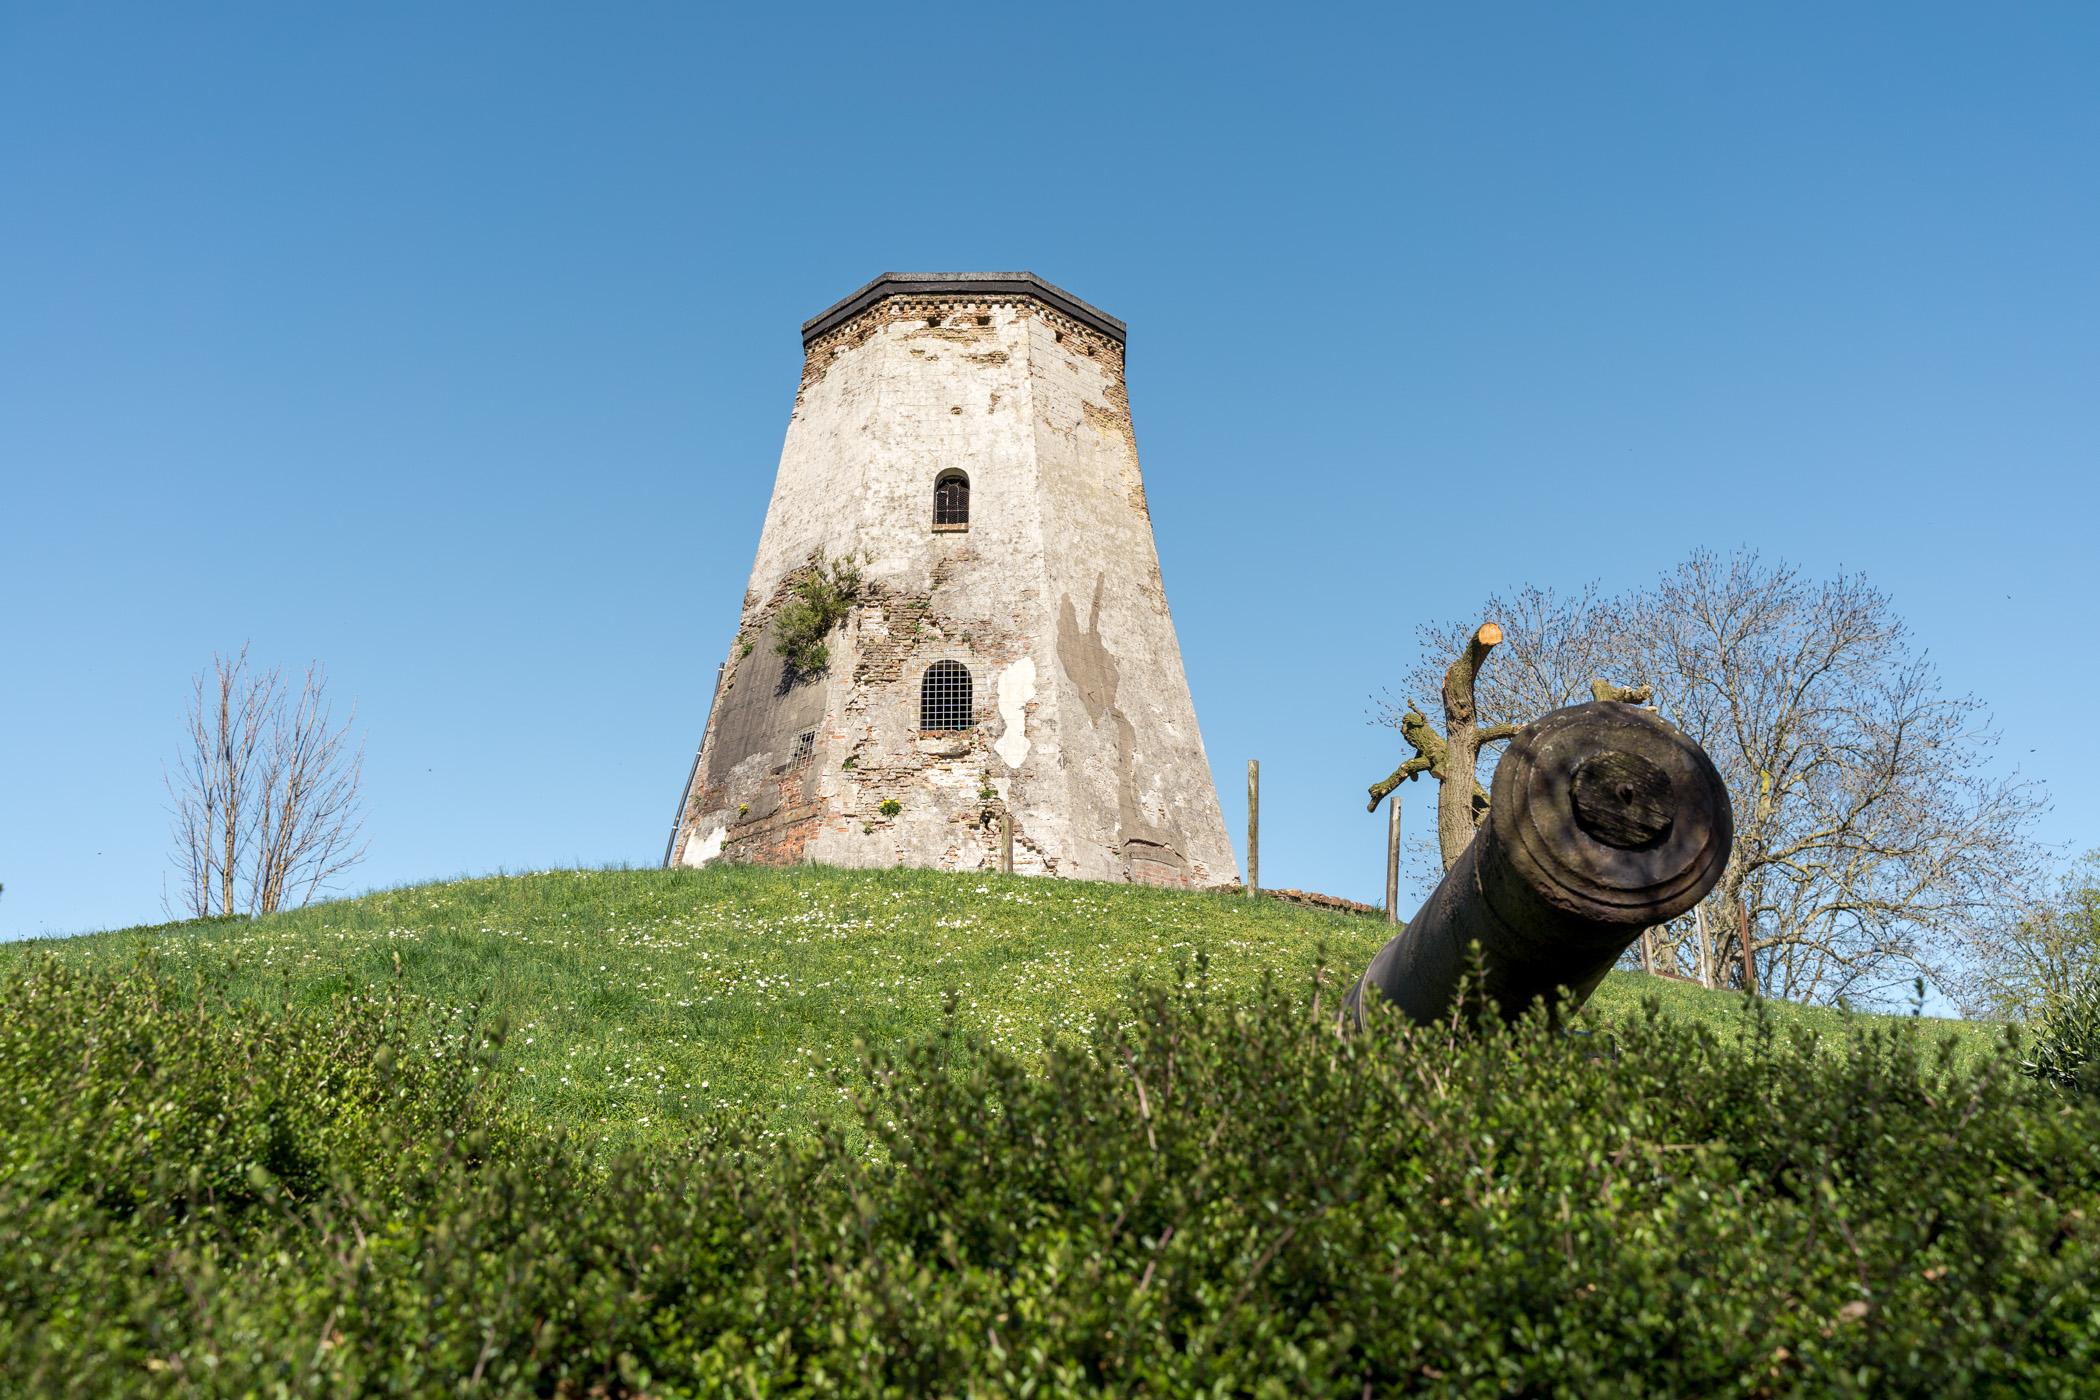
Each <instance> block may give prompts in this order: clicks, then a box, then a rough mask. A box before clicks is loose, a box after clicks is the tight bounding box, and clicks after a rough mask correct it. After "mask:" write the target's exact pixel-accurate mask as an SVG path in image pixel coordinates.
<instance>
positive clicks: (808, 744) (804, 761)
mask: <svg viewBox="0 0 2100 1400" xmlns="http://www.w3.org/2000/svg"><path fill="white" fill-rule="evenodd" d="M816 752H817V731H816V730H814V729H808V730H804V731H803V732H802V733H801V734H800V735H798V736H796V739H795V756H794V757H793V758H791V759H789V760H788V768H789V770H790V771H791V772H799V771H800V770H802V769H804V768H807V767H809V765H810V760H811V759H813V758H814V757H815V756H816Z"/></svg>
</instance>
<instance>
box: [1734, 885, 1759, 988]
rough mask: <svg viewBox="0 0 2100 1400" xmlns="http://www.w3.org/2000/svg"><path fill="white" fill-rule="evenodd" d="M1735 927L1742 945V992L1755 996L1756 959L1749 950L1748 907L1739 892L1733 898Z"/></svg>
mask: <svg viewBox="0 0 2100 1400" xmlns="http://www.w3.org/2000/svg"><path fill="white" fill-rule="evenodd" d="M1735 927H1736V932H1737V934H1738V936H1739V938H1740V940H1741V942H1742V945H1743V990H1744V991H1745V992H1746V993H1748V994H1750V995H1751V996H1755V995H1757V958H1756V956H1755V954H1754V953H1753V952H1752V950H1751V948H1750V906H1749V905H1748V904H1746V903H1744V902H1743V896H1742V893H1741V892H1740V891H1738V892H1737V893H1736V897H1735Z"/></svg>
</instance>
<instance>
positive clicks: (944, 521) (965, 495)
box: [933, 471, 970, 530]
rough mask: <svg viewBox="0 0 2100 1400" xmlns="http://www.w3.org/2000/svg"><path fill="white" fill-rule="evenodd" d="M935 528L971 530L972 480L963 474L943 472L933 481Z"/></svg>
mask: <svg viewBox="0 0 2100 1400" xmlns="http://www.w3.org/2000/svg"><path fill="white" fill-rule="evenodd" d="M933 528H934V529H936V530H967V529H969V528H970V478H968V477H967V476H964V475H963V474H962V473H961V472H955V471H949V472H942V473H941V474H940V475H939V476H937V477H935V478H934V481H933Z"/></svg>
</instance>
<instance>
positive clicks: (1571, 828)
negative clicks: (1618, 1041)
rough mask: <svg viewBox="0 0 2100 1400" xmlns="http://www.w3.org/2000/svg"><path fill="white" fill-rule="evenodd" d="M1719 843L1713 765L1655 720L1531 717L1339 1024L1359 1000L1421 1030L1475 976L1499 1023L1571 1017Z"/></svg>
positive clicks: (1721, 788)
mask: <svg viewBox="0 0 2100 1400" xmlns="http://www.w3.org/2000/svg"><path fill="white" fill-rule="evenodd" d="M1734 829H1735V819H1734V813H1733V812H1732V810H1731V809H1730V807H1729V803H1728V789H1727V787H1726V786H1725V785H1724V784H1723V783H1722V781H1721V775H1720V774H1719V773H1718V772H1716V771H1715V769H1714V765H1713V760H1712V759H1710V758H1708V757H1707V755H1706V751H1705V750H1704V749H1702V748H1700V747H1699V745H1698V744H1696V743H1694V742H1693V741H1692V740H1691V739H1690V738H1688V737H1687V736H1686V735H1685V734H1683V733H1682V732H1681V731H1680V730H1678V729H1677V728H1676V726H1674V725H1672V724H1670V723H1669V722H1668V721H1667V720H1664V719H1662V718H1661V717H1659V716H1657V715H1656V714H1654V713H1653V712H1652V711H1649V710H1644V709H1641V708H1640V707H1638V706H1636V705H1629V704H1622V703H1620V702H1618V701H1616V700H1599V701H1593V702H1591V703H1590V704H1586V705H1571V706H1569V707H1568V708H1566V709H1564V710H1555V711H1553V712H1552V713H1551V714H1547V715H1544V716H1542V717H1541V718H1539V719H1537V720H1535V721H1533V722H1532V723H1531V724H1528V725H1526V726H1524V727H1523V728H1522V729H1521V730H1519V731H1518V732H1517V734H1516V736H1515V737H1514V739H1513V740H1512V742H1511V744H1510V748H1509V751H1508V752H1507V753H1505V754H1504V755H1503V756H1502V761H1501V763H1500V764H1498V765H1497V766H1496V769H1495V780H1494V787H1493V792H1492V794H1491V797H1490V800H1489V804H1488V813H1487V820H1486V822H1485V823H1484V824H1483V825H1482V826H1481V827H1480V829H1479V830H1478V831H1477V832H1476V833H1475V834H1474V837H1473V841H1472V844H1471V845H1469V846H1467V847H1466V848H1465V850H1464V852H1463V853H1461V854H1460V856H1459V857H1458V859H1457V861H1456V862H1454V863H1453V864H1452V866H1451V868H1450V869H1449V870H1447V871H1446V872H1445V873H1444V879H1443V883H1442V884H1440V885H1438V886H1437V887H1436V889H1435V891H1434V892H1433V893H1431V894H1430V896H1429V898H1428V899H1427V900H1425V901H1424V902H1423V904H1422V908H1421V910H1420V911H1419V912H1418V913H1417V914H1416V915H1415V917H1414V918H1413V919H1412V920H1410V921H1409V922H1408V924H1407V926H1406V927H1405V928H1404V929H1403V930H1401V932H1400V933H1398V934H1397V935H1395V936H1394V937H1393V939H1392V941H1390V942H1388V943H1387V944H1386V945H1385V947H1383V948H1381V949H1380V950H1379V951H1378V954H1377V956H1376V957H1374V958H1372V959H1371V965H1370V967H1369V968H1368V969H1366V970H1365V972H1364V975H1363V976H1362V977H1361V978H1360V979H1358V981H1357V983H1356V985H1355V986H1354V987H1353V988H1351V989H1350V992H1349V995H1348V998H1347V1000H1346V1001H1345V1003H1344V1006H1343V1012H1342V1015H1343V1018H1344V1021H1345V1023H1347V1024H1350V1025H1354V1026H1357V1027H1361V1026H1362V1025H1363V1024H1364V999H1365V996H1366V989H1367V988H1374V989H1376V992H1377V994H1378V995H1379V996H1381V997H1382V998H1383V999H1384V1000H1386V1001H1389V1002H1391V1003H1393V1004H1394V1005H1395V1006H1397V1007H1399V1009H1400V1010H1401V1011H1402V1012H1404V1013H1405V1014H1406V1015H1407V1016H1408V1017H1409V1018H1410V1019H1412V1020H1415V1021H1417V1022H1423V1023H1427V1022H1431V1021H1436V1020H1438V1019H1440V1018H1442V1017H1443V1016H1444V1015H1446V1014H1447V1013H1448V1012H1449V1011H1450V1010H1451V1007H1452V1004H1453V1002H1454V1000H1455V999H1456V998H1457V996H1458V994H1459V989H1460V985H1461V983H1462V982H1463V980H1464V979H1465V978H1466V976H1467V974H1468V973H1470V972H1473V971H1474V970H1475V968H1476V966H1477V968H1478V973H1479V978H1480V982H1479V986H1478V991H1479V993H1480V995H1481V996H1482V997H1483V999H1484V1001H1485V1003H1486V1004H1488V1005H1492V1006H1493V1007H1494V1008H1495V1009H1496V1010H1497V1011H1498V1012H1499V1013H1500V1015H1501V1016H1502V1017H1503V1018H1504V1019H1514V1018H1516V1017H1517V1016H1519V1015H1521V1014H1522V1013H1523V1012H1524V1010H1525V1008H1527V1007H1529V1006H1530V1005H1531V1004H1532V1003H1533V1002H1535V1001H1538V1000H1541V999H1544V1000H1545V1001H1546V1002H1547V1004H1548V1006H1549V1008H1552V1009H1553V1010H1554V1011H1555V1013H1556V1014H1558V1013H1560V1012H1565V1011H1572V1010H1574V1009H1575V1008H1577V1007H1579V1006H1581V1005H1582V1003H1583V1002H1584V1001H1585V1000H1586V999H1587V998H1588V997H1589V994H1590V993H1591V991H1593V990H1594V989H1595V988H1596V986H1597V984H1598V983H1599V982H1600V981H1602V980H1603V979H1604V974H1605V973H1606V972H1608V971H1609V970H1610V969H1611V966H1612V964H1613V963H1615V962H1617V961H1618V959H1619V955H1620V954H1621V953H1624V952H1625V951H1626V949H1627V948H1628V947H1629V946H1631V945H1632V943H1633V941H1634V940H1635V939H1636V938H1638V937H1640V935H1641V932H1642V930H1644V929H1647V928H1650V927H1653V926H1654V925H1656V924H1660V923H1663V922H1664V921H1666V920H1668V919H1672V918H1675V917H1676V916H1677V915H1679V914H1682V913H1684V912H1685V911H1686V910H1687V909H1690V908H1691V907H1692V906H1693V905H1695V904H1697V903H1698V902H1699V901H1700V900H1701V899H1703V898H1704V897H1705V896H1706V893H1707V891H1709V890H1711V889H1712V888H1713V887H1714V885H1715V883H1716V882H1717V881H1719V880H1720V878H1721V871H1722V868H1723V867H1724V866H1725V865H1726V864H1727V863H1728V851H1729V845H1730V842H1731V840H1732V839H1733V836H1734ZM1476 945H1477V947H1478V952H1477V954H1476V953H1475V952H1474V951H1473V950H1474V948H1475V946H1476ZM1476 958H1477V964H1476Z"/></svg>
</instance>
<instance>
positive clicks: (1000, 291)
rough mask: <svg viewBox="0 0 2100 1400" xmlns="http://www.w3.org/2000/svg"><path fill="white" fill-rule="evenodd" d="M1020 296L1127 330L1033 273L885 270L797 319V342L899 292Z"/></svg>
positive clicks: (1113, 331) (1111, 331) (1110, 332)
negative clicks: (799, 322) (799, 328)
mask: <svg viewBox="0 0 2100 1400" xmlns="http://www.w3.org/2000/svg"><path fill="white" fill-rule="evenodd" d="M971 294H976V295H980V296H1024V297H1030V298H1033V299H1034V300H1036V301H1039V302H1041V303H1043V305H1045V306H1048V307H1050V308H1051V309H1052V310H1055V311H1059V312H1062V313H1063V314H1065V315H1067V316H1069V317H1071V318H1072V319H1073V320H1075V321H1077V322H1079V323H1080V324H1081V325H1084V326H1088V327H1091V328H1092V329H1094V330H1097V331H1099V332H1101V334H1103V335H1105V336H1109V337H1110V338H1112V339H1113V340H1115V342H1116V343H1117V344H1119V345H1120V344H1122V343H1123V340H1124V334H1125V332H1126V331H1127V330H1128V327H1126V326H1125V325H1124V324H1123V323H1122V322H1121V321H1118V320H1117V319H1116V318H1115V317H1113V316H1111V315H1109V314H1108V313H1107V312H1106V311H1103V310H1102V309H1101V308H1099V307H1097V306H1091V305H1089V304H1087V303H1086V302H1083V301H1081V300H1080V299H1079V298H1078V297H1075V296H1073V295H1072V294H1071V293H1070V292H1068V291H1066V290H1065V289H1064V288H1062V287H1059V286H1055V285H1053V284H1051V283H1049V282H1045V281H1044V280H1043V279H1042V278H1040V277H1038V276H1036V275H1035V274H1034V273H1033V272H885V273H883V274H882V275H881V276H880V277H877V278H876V279H875V280H874V281H872V282H870V283H868V285H866V286H865V287H862V288H861V289H860V290H859V291H857V292H854V293H853V294H851V295H850V296H847V297H844V298H841V299H840V300H839V301H836V302H834V303H832V304H831V305H830V306H828V307H826V308H824V310H822V311H820V312H818V313H817V314H816V315H814V316H812V317H810V318H809V319H808V320H807V321H804V322H803V323H802V343H803V344H804V345H808V344H809V343H810V342H811V341H813V340H815V339H816V338H817V337H818V336H820V335H823V334H824V333H825V332H826V331H829V330H832V329H834V328H835V327H838V326H841V325H843V324H845V323H846V322H847V321H849V320H851V319H853V318H854V317H855V316H858V315H860V313H861V312H863V311H865V310H867V309H868V308H869V307H871V306H873V305H875V304H876V303H877V302H880V301H886V300H888V299H889V298H890V297H900V296H957V295H962V296H968V295H971Z"/></svg>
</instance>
